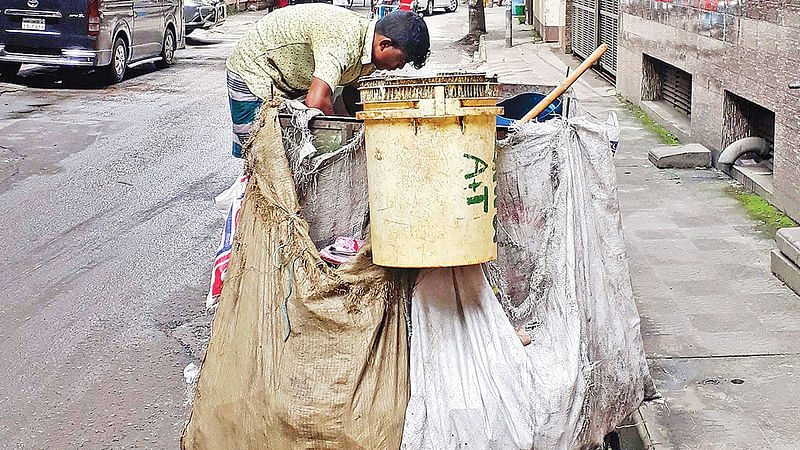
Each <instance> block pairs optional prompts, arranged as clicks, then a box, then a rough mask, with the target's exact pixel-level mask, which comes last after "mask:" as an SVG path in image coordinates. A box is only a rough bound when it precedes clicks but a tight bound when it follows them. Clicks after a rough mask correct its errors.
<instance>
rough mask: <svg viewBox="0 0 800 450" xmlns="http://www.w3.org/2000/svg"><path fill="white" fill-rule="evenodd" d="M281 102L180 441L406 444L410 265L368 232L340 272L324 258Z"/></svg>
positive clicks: (271, 108) (256, 142) (261, 127)
mask: <svg viewBox="0 0 800 450" xmlns="http://www.w3.org/2000/svg"><path fill="white" fill-rule="evenodd" d="M275 106H276V105H267V107H265V108H262V112H261V115H260V118H259V124H258V131H257V132H256V136H255V137H254V138H253V139H252V140H251V146H250V147H249V148H246V149H245V150H246V154H247V159H248V168H249V171H250V179H249V182H248V184H247V189H246V192H245V197H244V201H243V203H242V209H241V213H240V215H239V223H238V230H237V232H236V237H235V241H234V245H233V250H232V252H231V257H230V265H229V267H228V274H227V277H226V280H225V283H224V285H223V288H222V295H221V296H220V299H219V304H218V307H217V312H216V316H215V318H214V323H213V326H212V337H211V340H210V342H209V344H208V349H207V351H206V355H205V358H204V360H203V364H202V369H201V372H200V376H199V378H198V380H197V388H196V391H195V397H194V401H193V405H192V412H191V416H190V419H189V422H188V424H187V426H186V428H185V430H184V436H183V438H182V440H181V446H182V448H185V449H222V448H274V449H284V448H298V447H302V448H396V447H398V446H399V445H400V437H401V436H400V433H401V430H402V428H403V420H404V416H405V406H406V403H407V399H408V371H407V366H408V353H407V351H408V346H407V335H406V322H405V320H404V315H403V304H404V303H405V300H406V298H407V296H408V292H409V280H408V278H407V275H406V274H407V272H405V271H396V270H390V269H385V268H381V267H378V266H375V265H374V264H372V257H371V251H370V248H371V247H370V242H369V238H368V237H367V239H366V240H365V242H364V246H363V247H361V248H360V249H359V250H358V253H357V254H356V255H355V256H354V257H353V258H352V259H350V260H349V261H348V262H346V263H344V264H342V266H340V267H339V268H338V269H331V268H329V267H328V266H327V265H326V264H325V263H324V262H323V261H322V260H321V259H320V257H319V253H318V252H317V247H316V244H315V243H314V241H313V240H312V238H311V236H310V231H309V224H308V222H307V221H306V220H305V218H304V217H306V216H315V215H316V214H317V212H315V211H309V210H308V209H306V208H305V207H301V203H300V201H299V199H298V195H297V193H296V190H295V185H294V182H293V178H292V171H291V169H290V163H289V160H288V159H287V156H286V153H285V150H284V144H283V142H282V138H281V130H280V125H279V122H278V116H277V109H276V107H275ZM330 167H333V168H335V167H336V165H335V163H333V166H329V168H330ZM331 176H333V175H331ZM320 189H324V186H320ZM344 201H347V202H349V201H351V200H350V199H345V200H344ZM333 203H336V202H333ZM307 206H308V205H307V204H306V207H307ZM335 206H341V205H335ZM351 216H352V214H351ZM350 220H354V221H361V223H363V218H358V217H355V218H351V219H350ZM354 225H355V224H354V223H348V221H344V223H343V224H341V225H340V226H345V227H351V226H354ZM335 231H337V230H332V232H335Z"/></svg>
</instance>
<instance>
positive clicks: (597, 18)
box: [572, 0, 619, 75]
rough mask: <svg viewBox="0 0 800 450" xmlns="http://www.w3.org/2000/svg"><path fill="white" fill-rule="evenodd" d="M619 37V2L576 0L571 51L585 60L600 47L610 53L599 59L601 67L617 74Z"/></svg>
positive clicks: (574, 0) (617, 0)
mask: <svg viewBox="0 0 800 450" xmlns="http://www.w3.org/2000/svg"><path fill="white" fill-rule="evenodd" d="M618 35H619V0H573V2H572V51H573V52H574V53H575V54H576V55H577V56H579V57H581V58H586V57H588V56H589V55H591V54H592V52H593V51H594V50H595V49H596V48H597V47H598V46H599V45H600V44H606V45H608V51H606V53H605V54H604V55H603V57H602V58H600V62H599V64H600V67H602V68H603V69H605V70H606V71H608V72H609V73H610V74H612V75H616V74H617V36H618Z"/></svg>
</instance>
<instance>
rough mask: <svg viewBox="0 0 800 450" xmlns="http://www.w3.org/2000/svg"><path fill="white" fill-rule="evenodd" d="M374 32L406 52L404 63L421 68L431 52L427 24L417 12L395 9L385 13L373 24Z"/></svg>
mask: <svg viewBox="0 0 800 450" xmlns="http://www.w3.org/2000/svg"><path fill="white" fill-rule="evenodd" d="M375 32H376V33H379V34H382V35H384V36H386V37H387V38H389V39H391V40H392V45H393V46H395V47H398V48H400V49H401V50H403V51H404V52H406V63H411V64H413V65H414V68H416V69H421V68H422V66H424V65H425V61H427V60H428V55H430V53H431V39H430V36H429V35H428V26H427V25H425V21H424V20H422V17H420V16H419V15H418V14H415V13H413V12H411V11H395V12H393V13H390V14H387V15H385V16H384V17H383V18H381V19H380V20H378V23H376V24H375Z"/></svg>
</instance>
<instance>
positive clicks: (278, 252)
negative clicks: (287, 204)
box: [273, 208, 302, 342]
mask: <svg viewBox="0 0 800 450" xmlns="http://www.w3.org/2000/svg"><path fill="white" fill-rule="evenodd" d="M280 209H281V210H283V211H284V212H286V213H287V214H286V220H285V222H286V240H285V241H284V242H283V243H281V245H280V246H278V248H277V249H275V253H274V256H273V260H274V263H275V266H276V267H277V268H278V269H283V267H284V266H285V264H284V263H283V262H282V261H279V260H278V258H280V257H281V256H282V254H283V249H285V248H286V247H288V246H289V244H291V242H292V224H293V223H294V222H295V221H296V220H300V219H302V217H300V214H299V213H298V212H293V213H289V211H286V210H285V209H284V208H280ZM298 259H300V255H297V256H296V257H295V258H294V259H292V262H291V263H290V264H289V292H288V293H287V294H286V296H285V297H284V298H283V304H282V305H281V312H283V320H284V321H285V322H286V336H284V338H283V342H286V341H288V340H289V335H291V333H292V323H291V321H290V320H289V312H288V310H287V306H288V304H289V297H291V296H292V291H293V289H294V265H295V263H296V262H297V260H298Z"/></svg>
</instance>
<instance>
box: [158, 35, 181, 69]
mask: <svg viewBox="0 0 800 450" xmlns="http://www.w3.org/2000/svg"><path fill="white" fill-rule="evenodd" d="M176 47H177V44H176V42H175V32H174V31H172V29H167V33H166V34H165V35H164V45H163V46H162V47H161V59H159V60H158V61H156V66H158V67H160V68H162V69H163V68H164V67H169V66H171V65H172V63H174V62H175V48H176Z"/></svg>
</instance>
